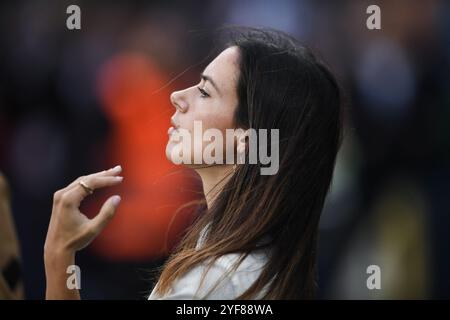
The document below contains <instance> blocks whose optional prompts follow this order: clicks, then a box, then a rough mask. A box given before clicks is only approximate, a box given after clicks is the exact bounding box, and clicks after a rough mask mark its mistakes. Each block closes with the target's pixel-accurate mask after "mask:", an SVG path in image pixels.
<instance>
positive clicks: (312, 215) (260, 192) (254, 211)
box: [156, 28, 343, 299]
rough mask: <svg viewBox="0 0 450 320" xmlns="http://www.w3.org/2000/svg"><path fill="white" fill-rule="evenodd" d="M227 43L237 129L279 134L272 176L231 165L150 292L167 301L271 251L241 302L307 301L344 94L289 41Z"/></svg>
mask: <svg viewBox="0 0 450 320" xmlns="http://www.w3.org/2000/svg"><path fill="white" fill-rule="evenodd" d="M234 31H236V29H234ZM229 34H232V38H231V41H229V42H228V44H227V46H237V47H238V48H239V53H240V57H239V70H240V75H239V80H238V84H237V93H238V98H239V105H238V107H237V109H236V114H235V124H236V127H240V128H254V129H279V155H280V157H279V171H278V173H277V174H275V175H261V172H260V168H261V164H248V161H247V162H246V163H245V164H240V165H238V167H237V170H236V171H235V172H234V173H233V175H232V176H231V177H230V178H229V180H228V182H227V183H226V185H225V186H224V188H223V190H222V191H221V192H220V194H219V195H218V196H217V198H216V199H215V201H214V203H213V205H212V206H211V207H210V208H209V209H208V210H206V211H205V212H204V213H202V214H201V215H199V217H198V219H197V220H196V221H195V223H194V224H193V225H192V226H191V228H190V229H189V230H188V232H187V233H186V235H185V237H184V238H183V240H182V241H181V242H180V244H179V246H178V247H177V249H176V250H175V251H174V252H173V253H172V255H171V256H170V257H169V259H168V261H167V262H166V264H165V266H164V267H163V269H162V273H161V275H160V278H159V282H158V285H157V288H156V292H157V293H159V294H164V293H167V292H168V291H169V289H170V286H171V283H172V282H173V281H175V280H176V279H177V278H179V277H180V276H182V275H183V274H185V273H186V272H187V271H189V270H190V269H191V268H192V267H194V266H196V265H198V264H199V263H201V262H207V261H208V262H209V263H212V262H213V261H214V259H217V258H219V257H221V256H223V255H226V254H230V253H239V254H242V258H241V259H240V260H239V261H238V263H237V264H236V267H237V265H238V264H239V263H240V261H242V260H243V259H244V258H245V257H246V256H247V255H248V254H249V253H251V252H253V251H254V250H257V249H262V248H269V249H270V255H269V256H268V260H267V263H266V265H265V267H264V268H263V269H262V272H261V273H260V276H259V278H258V279H257V280H256V281H255V282H254V283H253V285H251V286H250V287H249V288H248V290H246V291H245V292H244V293H243V294H242V295H241V296H240V297H238V298H239V299H249V298H255V297H257V295H258V294H260V292H264V296H263V297H262V298H264V299H305V298H307V299H308V298H313V297H314V292H315V286H316V285H315V265H316V248H317V240H318V239H317V238H318V224H319V219H320V215H321V212H322V208H323V205H324V201H325V197H326V195H327V193H328V190H329V187H330V184H331V180H332V176H333V170H334V165H335V160H336V155H337V152H338V150H339V147H340V144H341V141H342V131H343V107H342V102H341V100H342V99H341V92H340V89H339V86H338V84H337V82H336V80H335V77H334V76H333V75H332V73H331V72H330V71H329V69H328V68H327V67H325V65H324V64H323V63H322V62H321V61H319V60H318V58H316V57H315V56H314V55H313V54H312V53H311V51H310V50H309V49H307V48H305V47H304V46H302V45H301V44H300V43H299V42H297V41H296V40H295V39H294V38H292V37H290V36H289V35H287V34H285V33H282V32H280V31H276V30H271V29H254V28H246V29H239V32H233V33H229ZM268 140H269V141H268V143H269V146H268V150H271V147H270V139H268ZM206 226H208V228H209V229H208V230H209V232H207V233H206V235H205V238H204V242H203V245H202V246H201V247H200V248H196V245H197V241H198V240H199V236H200V235H201V231H202V230H204V228H205V227H206ZM261 239H269V241H265V242H261Z"/></svg>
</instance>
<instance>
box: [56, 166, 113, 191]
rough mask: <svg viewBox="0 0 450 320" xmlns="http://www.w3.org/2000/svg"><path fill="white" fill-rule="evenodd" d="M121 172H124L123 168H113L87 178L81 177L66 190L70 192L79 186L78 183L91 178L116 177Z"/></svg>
mask: <svg viewBox="0 0 450 320" xmlns="http://www.w3.org/2000/svg"><path fill="white" fill-rule="evenodd" d="M121 172H122V167H121V166H115V167H114V168H111V169H108V170H103V171H99V172H96V173H92V174H89V175H87V176H81V177H78V178H77V179H76V180H74V181H73V182H72V183H71V184H69V185H68V186H67V187H66V188H64V190H66V191H68V190H70V189H72V188H73V187H76V186H77V185H79V184H78V183H79V182H80V181H81V180H84V181H86V180H87V179H88V178H90V177H108V176H116V175H118V174H120V173H121Z"/></svg>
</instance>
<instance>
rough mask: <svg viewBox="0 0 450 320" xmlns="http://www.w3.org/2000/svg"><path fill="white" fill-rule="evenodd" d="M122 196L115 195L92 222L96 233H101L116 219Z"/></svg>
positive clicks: (106, 202)
mask: <svg viewBox="0 0 450 320" xmlns="http://www.w3.org/2000/svg"><path fill="white" fill-rule="evenodd" d="M120 200H121V198H120V196H118V195H115V196H112V197H111V198H109V199H108V200H106V201H105V203H104V204H103V206H102V208H101V209H100V212H99V213H98V214H97V215H96V216H95V217H94V218H93V219H92V220H91V222H90V223H91V228H92V230H94V231H95V232H96V234H98V233H100V232H101V231H102V230H103V229H104V228H105V227H106V225H107V224H108V222H109V221H111V219H112V218H113V217H114V214H115V212H116V209H117V207H118V206H119V203H120Z"/></svg>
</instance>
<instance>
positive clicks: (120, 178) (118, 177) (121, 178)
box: [114, 176, 123, 181]
mask: <svg viewBox="0 0 450 320" xmlns="http://www.w3.org/2000/svg"><path fill="white" fill-rule="evenodd" d="M114 179H116V180H118V181H122V180H123V177H122V176H116V177H114Z"/></svg>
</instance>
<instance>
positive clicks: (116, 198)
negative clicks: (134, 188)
mask: <svg viewBox="0 0 450 320" xmlns="http://www.w3.org/2000/svg"><path fill="white" fill-rule="evenodd" d="M120 200H122V199H121V198H120V196H114V197H112V200H111V202H112V204H113V206H114V207H117V206H118V205H119V203H120Z"/></svg>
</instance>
